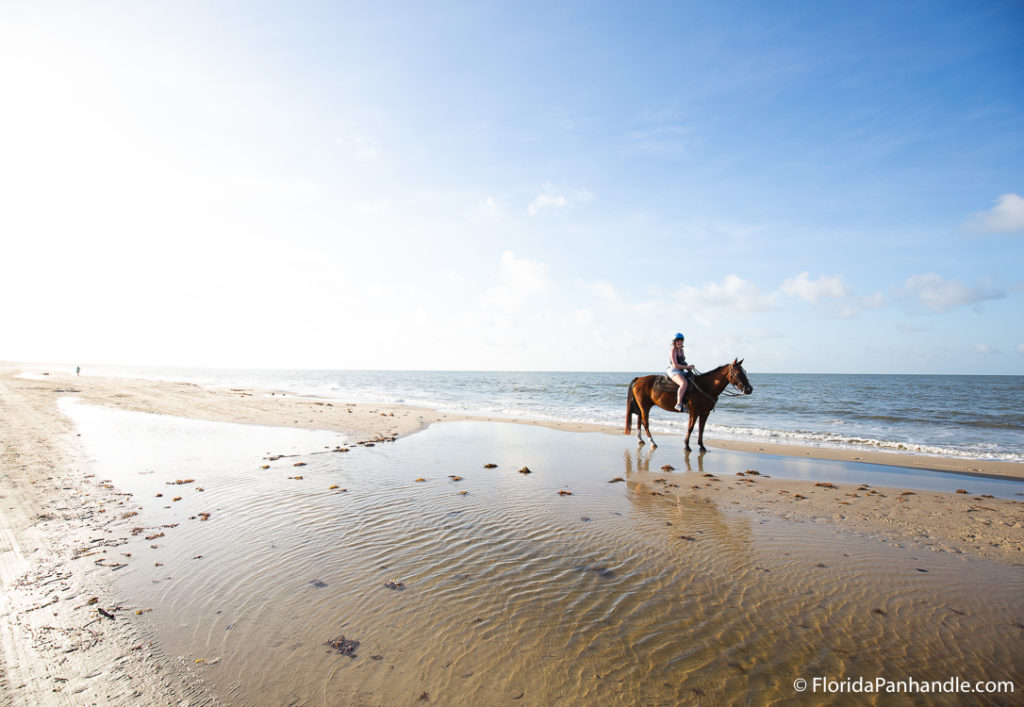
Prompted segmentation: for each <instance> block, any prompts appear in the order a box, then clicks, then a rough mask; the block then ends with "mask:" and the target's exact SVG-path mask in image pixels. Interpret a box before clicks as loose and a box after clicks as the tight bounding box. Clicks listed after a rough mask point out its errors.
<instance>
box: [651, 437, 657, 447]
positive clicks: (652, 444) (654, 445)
mask: <svg viewBox="0 0 1024 707" xmlns="http://www.w3.org/2000/svg"><path fill="white" fill-rule="evenodd" d="M651 446H652V447H654V448H655V449H657V448H658V445H656V444H655V443H654V440H653V439H652V440H651Z"/></svg>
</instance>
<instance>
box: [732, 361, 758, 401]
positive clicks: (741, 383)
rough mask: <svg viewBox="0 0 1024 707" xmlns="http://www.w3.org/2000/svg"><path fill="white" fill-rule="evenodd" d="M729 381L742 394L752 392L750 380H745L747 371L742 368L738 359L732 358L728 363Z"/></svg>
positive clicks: (741, 362)
mask: <svg viewBox="0 0 1024 707" xmlns="http://www.w3.org/2000/svg"><path fill="white" fill-rule="evenodd" d="M729 382H730V383H732V384H733V385H734V386H736V389H737V390H739V391H741V392H742V393H743V394H744V395H750V394H751V393H753V392H754V386H752V385H750V381H748V380H747V372H746V371H744V370H743V361H741V360H739V359H733V362H732V363H731V364H729Z"/></svg>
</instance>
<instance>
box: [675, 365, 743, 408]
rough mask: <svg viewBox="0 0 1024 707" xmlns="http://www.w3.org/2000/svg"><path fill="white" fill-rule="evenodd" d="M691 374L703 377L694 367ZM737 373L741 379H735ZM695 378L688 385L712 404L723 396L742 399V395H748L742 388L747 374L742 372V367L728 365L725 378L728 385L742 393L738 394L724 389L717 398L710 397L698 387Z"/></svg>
mask: <svg viewBox="0 0 1024 707" xmlns="http://www.w3.org/2000/svg"><path fill="white" fill-rule="evenodd" d="M736 369H739V371H738V372H737V370H736ZM693 372H694V373H696V374H697V376H702V375H704V374H703V373H702V372H701V371H699V370H697V367H696V366H694V368H693ZM737 373H739V374H740V375H742V376H743V377H742V378H737V377H736V376H737ZM697 376H694V377H693V378H691V379H690V385H692V386H693V387H694V388H696V389H697V391H698V392H699V393H701V394H702V395H703V396H704V397H705V398H707V399H708V400H710V401H711V402H712V403H715V402H717V401H718V398H719V397H721V396H723V395H724V396H726V397H729V398H742V397H743V396H744V395H748V393H747V391H746V388H744V386H743V381H744V380H746V377H747V372H746V371H744V370H743V366H741V365H739V364H733V363H730V364H729V372H728V373H727V374H726V376H725V377H726V380H728V381H729V384H730V385H733V386H735V387H736V388H737V389H739V390H740V391H742V392H739V393H737V392H734V391H732V390H729V388H728V387H726V388H725V389H724V390H722V392H721V393H719V394H718V395H717V396H712V395H710V394H708V393H707V392H706V391H705V390H704V389H703V388H701V387H700V384H699V383H697ZM749 386H750V383H747V387H749Z"/></svg>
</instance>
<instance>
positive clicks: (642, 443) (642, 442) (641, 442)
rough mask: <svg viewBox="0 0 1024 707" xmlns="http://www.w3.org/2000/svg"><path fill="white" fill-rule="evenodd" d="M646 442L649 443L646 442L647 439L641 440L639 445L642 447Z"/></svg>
mask: <svg viewBox="0 0 1024 707" xmlns="http://www.w3.org/2000/svg"><path fill="white" fill-rule="evenodd" d="M645 444H647V442H645V441H643V440H640V442H639V444H638V445H637V446H639V447H642V446H644V445H645Z"/></svg>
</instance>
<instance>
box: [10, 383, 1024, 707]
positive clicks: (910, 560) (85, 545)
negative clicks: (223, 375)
mask: <svg viewBox="0 0 1024 707" xmlns="http://www.w3.org/2000/svg"><path fill="white" fill-rule="evenodd" d="M0 386H2V387H3V391H2V392H3V395H0V405H2V406H3V407H2V414H0V424H2V425H3V427H2V428H0V432H2V433H3V439H4V440H5V446H4V452H3V453H4V456H3V463H4V479H3V483H4V489H3V496H4V499H3V500H4V502H5V504H6V505H5V507H4V508H5V509H6V510H7V512H6V513H5V515H4V516H3V520H4V535H3V537H4V538H7V539H9V542H8V544H7V545H4V546H3V547H2V550H3V552H2V554H0V557H2V558H3V559H2V564H0V569H2V570H3V574H2V578H3V582H4V588H5V592H4V600H5V602H6V603H5V605H4V606H3V613H5V614H6V616H7V618H8V619H9V620H8V621H7V622H6V623H7V628H6V629H5V633H4V635H3V643H2V645H3V650H4V663H3V665H4V674H3V677H2V679H3V681H4V682H3V683H2V685H3V687H4V688H5V689H4V690H3V694H5V695H8V696H9V698H8V699H9V701H10V702H11V703H13V704H37V703H40V702H42V703H46V702H52V703H55V704H79V703H87V702H88V703H93V702H97V701H98V702H106V703H111V704H132V703H137V702H138V700H139V699H140V696H145V697H146V699H145V701H146V702H147V703H150V704H176V703H177V702H179V701H181V700H183V699H187V700H190V701H191V702H192V703H193V704H197V703H212V702H214V701H216V700H221V701H225V702H229V703H230V702H235V703H239V704H250V703H256V702H263V701H266V700H268V699H269V700H270V701H271V702H273V703H289V702H295V703H304V702H331V701H332V700H333V701H337V700H342V701H344V702H346V703H350V704H363V703H365V704H379V703H413V702H416V703H419V697H421V696H423V695H426V699H428V700H430V701H432V702H434V703H439V704H480V703H495V702H509V703H511V704H551V703H556V704H557V703H567V704H568V703H573V702H579V701H591V700H600V701H602V702H604V701H607V702H610V703H613V704H616V703H618V704H632V703H650V704H659V703H666V704H675V703H679V702H693V701H696V702H702V701H706V702H707V703H708V704H711V703H720V702H722V701H723V700H726V699H728V700H740V701H744V700H751V701H755V702H758V703H761V702H765V703H773V702H782V701H792V699H793V698H794V697H795V696H796V695H795V693H794V692H793V690H792V687H791V684H792V680H793V679H794V678H795V677H798V676H800V675H811V674H823V675H830V676H834V677H842V676H844V675H854V676H856V675H864V676H865V677H875V676H877V675H885V676H890V677H900V676H906V675H910V676H913V677H915V678H917V679H926V678H936V679H937V678H938V677H940V676H941V677H942V679H945V678H948V677H950V676H952V675H961V676H964V677H968V678H972V679H974V678H976V679H1015V680H1016V681H1017V684H1018V685H1020V684H1021V675H1020V668H1019V667H1018V663H1019V661H1016V660H1015V656H1016V655H1019V652H1018V651H1017V650H1016V649H1017V648H1018V647H1019V646H1020V641H1021V636H1022V634H1024V628H1021V626H1020V618H1021V613H1022V602H1021V599H1020V598H1019V595H1020V592H1019V589H1020V587H1021V586H1022V585H1024V582H1022V579H1024V574H1022V569H1021V565H1022V562H1021V558H1022V557H1024V555H1022V550H1024V543H1022V541H1024V537H1022V530H1021V521H1022V519H1024V504H1020V503H1018V502H1017V501H1016V499H1015V498H1014V495H1015V492H1013V491H1012V488H1011V487H1001V486H1000V487H993V488H991V489H987V490H995V491H996V493H986V492H984V491H980V490H979V489H972V488H970V487H969V486H968V487H967V489H968V490H971V491H972V493H971V494H957V493H948V492H938V491H929V490H924V489H920V488H919V486H920V482H917V481H912V480H911V479H908V481H912V483H911V484H908V486H907V487H905V488H903V489H900V488H896V489H890V488H889V487H884V486H882V485H880V484H875V483H872V482H871V481H869V483H870V484H871V485H870V486H869V487H867V488H863V489H862V488H860V487H861V484H859V483H853V482H851V481H835V480H833V481H826V480H823V479H824V478H825V477H826V476H829V474H839V475H841V474H843V473H849V472H850V471H851V469H852V471H853V472H855V473H865V474H870V472H871V469H860V467H858V466H857V465H852V466H847V467H844V466H843V465H839V466H837V467H836V468H833V469H831V470H829V469H826V467H827V466H828V464H827V463H822V464H821V465H820V475H821V478H814V476H813V475H814V471H813V466H812V471H806V469H805V468H802V467H799V466H798V467H796V468H795V470H794V468H793V467H792V465H793V464H794V463H795V462H796V460H793V459H792V458H788V461H787V460H786V458H774V457H772V456H768V455H749V456H743V455H739V454H737V453H732V452H728V451H721V450H715V451H712V452H710V453H709V454H708V455H706V456H701V455H698V454H696V453H694V454H692V455H686V454H685V453H684V452H683V450H682V449H681V447H680V446H679V443H678V441H675V442H673V441H671V440H661V441H662V445H661V446H660V447H659V448H658V449H657V450H654V449H652V448H650V446H647V447H646V448H640V449H638V448H637V446H636V445H635V442H634V441H631V440H628V439H623V438H622V437H621V436H618V437H612V436H610V435H606V434H576V435H566V434H565V433H564V431H562V430H550V429H541V428H540V426H535V425H513V424H483V423H480V422H473V421H465V420H463V421H460V422H458V423H454V424H450V425H435V426H431V427H430V428H429V429H425V430H424V431H422V432H421V433H420V434H415V435H411V436H408V437H403V438H401V439H398V441H396V442H391V441H382V440H392V439H396V438H398V436H400V435H402V434H408V433H409V432H412V431H416V430H423V429H424V427H425V426H426V425H427V424H428V423H429V422H432V421H434V418H435V417H437V418H440V417H441V416H440V415H438V414H437V413H434V412H432V411H421V410H415V409H403V408H383V407H377V406H352V407H347V406H346V407H344V409H345V412H341V409H342V406H339V405H338V404H337V403H336V402H335V403H334V405H331V406H327V405H326V404H325V403H324V401H309V400H295V399H292V398H291V396H285V397H284V398H281V397H280V396H279V395H277V394H276V393H277V391H274V392H275V395H273V396H270V395H269V394H260V393H258V392H256V391H206V390H203V389H197V388H195V386H186V385H178V384H167V383H162V384H154V383H150V382H146V381H129V382H121V381H116V382H111V381H104V380H101V379H93V380H89V379H87V378H85V377H83V378H82V379H76V380H71V379H66V380H60V379H57V378H54V379H50V380H26V379H11V378H4V379H0ZM69 389H77V390H79V391H80V392H78V393H70V392H67V391H69ZM62 391H63V392H62ZM268 393H269V392H268ZM115 396H121V397H115ZM61 398H75V399H77V400H78V401H79V402H77V403H76V402H70V403H68V402H63V403H58V400H59V399H61ZM253 400H259V402H258V403H253V402H252V401H253ZM84 401H91V402H93V403H97V402H102V403H104V407H100V408H97V407H94V406H92V405H86V404H82V402H84ZM239 401H241V403H242V404H241V405H240V406H236V405H235V404H236V403H238V402H239ZM318 403H320V404H318ZM58 405H60V406H61V407H58ZM175 406H176V407H177V409H178V411H179V413H180V412H182V411H186V410H189V409H190V407H191V408H192V409H194V410H195V412H196V414H195V415H190V417H197V418H200V419H205V420H216V419H223V418H225V417H231V416H232V415H235V420H236V421H238V420H242V421H244V422H247V423H250V424H248V425H237V424H223V423H221V424H211V423H208V422H198V421H196V420H188V419H181V418H179V417H171V416H168V415H166V414H165V415H138V414H133V413H134V412H135V411H139V410H141V409H146V408H148V410H146V411H148V412H155V411H160V412H165V411H166V410H167V409H168V408H172V407H175ZM263 406H267V407H269V408H270V409H274V410H276V413H275V415H276V416H277V417H276V418H275V421H268V420H264V419H262V418H260V415H262V414H264V413H262V412H260V410H262V409H263ZM62 408H63V412H62V411H61V409H62ZM112 408H113V409H112ZM118 408H119V409H118ZM324 408H326V410H324ZM348 409H352V410H353V412H352V413H349V412H347V410H348ZM232 410H234V411H235V412H234V413H232ZM371 410H372V411H373V412H370V411H371ZM68 416H71V417H72V418H74V420H75V426H74V427H72V424H71V419H70V418H69V417H68ZM218 416H220V417H218ZM288 418H290V419H291V422H290V423H289V422H287V419H288ZM354 418H357V419H358V420H359V422H358V424H350V425H349V426H348V427H345V425H344V424H343V422H342V421H347V420H349V419H354ZM448 419H451V417H449V418H448ZM260 421H263V422H265V423H266V422H273V424H275V425H276V426H277V429H272V428H265V427H256V426H253V425H252V423H255V422H260ZM335 426H336V427H335ZM282 427H284V428H288V427H291V428H293V429H290V430H289V429H281V428H282ZM305 427H314V428H320V429H326V430H331V429H337V430H344V431H346V432H347V434H337V433H336V432H330V431H326V432H311V431H309V430H305V429H298V428H305ZM79 434H80V435H82V436H81V437H78V436H76V435H79ZM7 440H11V442H10V443H8V442H7ZM375 440H376V441H375ZM358 442H365V444H361V445H360V444H358ZM371 445H372V446H371ZM336 449H348V450H349V451H347V452H341V451H334V450H336ZM282 455H289V456H282ZM290 455H296V456H290ZM275 457H276V458H275ZM780 459H782V460H781V461H780ZM488 462H489V463H494V464H497V466H496V467H495V468H493V469H485V468H484V466H483V465H484V464H485V463H488ZM748 463H749V465H748ZM801 463H804V462H801ZM296 464H300V466H296ZM806 464H810V465H813V464H814V463H813V462H806ZM666 465H667V466H672V467H674V468H673V469H662V467H663V466H666ZM523 466H529V467H530V469H531V470H532V471H533V473H531V474H521V473H519V469H521V468H522V467H523ZM263 467H267V468H263ZM741 467H743V468H741ZM784 467H785V469H788V471H786V470H785V469H784ZM748 469H750V470H760V471H761V473H760V474H749V473H748V471H747V470H748ZM740 471H742V472H743V473H742V474H740ZM772 472H775V473H774V474H773V473H772ZM781 473H789V474H796V475H799V474H803V473H808V474H811V477H810V478H806V479H804V478H786V479H781V478H779V476H778V475H777V474H781ZM706 474H711V476H706ZM765 476H770V477H771V478H764V477H765ZM299 477H301V478H299ZM453 477H455V478H453ZM617 478H621V479H623V482H621V483H620V482H614V480H615V479H617ZM829 478H832V479H838V478H843V477H841V476H831V477H829ZM960 478H963V477H960ZM419 479H423V481H419ZM958 480H959V479H958ZM176 481H182V482H183V483H181V484H177V483H175V482H176ZM976 481H977V482H978V483H985V480H984V479H980V478H978V479H976ZM610 482H613V483H610ZM820 483H831V484H832V487H828V486H816V485H815V484H820ZM914 484H917V485H914ZM332 486H333V487H335V488H331V487H332ZM836 487H838V488H836ZM200 488H201V489H202V491H199V490H198V489H200ZM910 488H917V489H918V490H917V491H914V492H913V493H911V494H907V495H904V492H905V491H907V490H908V489H910ZM1007 489H1009V490H1007ZM463 491H465V492H466V493H462V492H463ZM1004 491H1005V492H1004ZM559 492H567V493H559ZM981 493H984V494H985V496H993V497H992V498H985V497H983V496H982V495H981ZM127 494H130V495H127ZM157 494H160V496H157ZM852 494H856V495H852ZM1000 494H1001V495H1002V497H1000ZM797 496H803V498H797ZM175 499H179V500H175ZM204 514H209V515H205V516H204ZM136 530H138V532H133V531H136ZM389 581H393V582H394V583H395V585H396V588H388V586H387V583H388V582H389ZM93 596H95V597H96V598H97V601H96V602H95V603H93V604H89V603H88V602H89V599H91V598H92V597H93ZM100 608H103V609H104V610H105V611H107V612H108V613H110V614H111V615H113V616H114V617H115V618H114V619H109V618H106V617H105V616H104V615H103V614H100V613H99V611H98V609H100ZM341 636H344V637H345V638H346V639H347V640H351V641H358V642H359V645H358V646H357V647H354V648H353V650H352V651H351V652H352V653H354V654H355V657H352V656H350V655H344V654H341V653H340V652H339V651H338V650H337V649H332V648H331V647H329V646H327V645H325V644H326V643H327V641H328V640H330V639H334V638H339V637H341ZM339 645H342V647H343V648H344V647H346V646H348V647H351V644H339ZM780 647H781V648H780ZM68 650H70V651H71V652H69V653H68V652H65V651H68ZM268 664H271V665H274V666H275V667H276V668H277V669H276V670H274V671H268V670H267V669H266V666H267V665H268ZM1018 689H1019V687H1018ZM847 697H849V696H847ZM150 698H151V699H150ZM818 698H819V700H820V698H821V696H820V695H819V696H818ZM1004 702H1005V700H1004ZM991 703H992V704H999V703H1001V702H1000V701H999V700H998V699H993V700H992V701H991Z"/></svg>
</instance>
